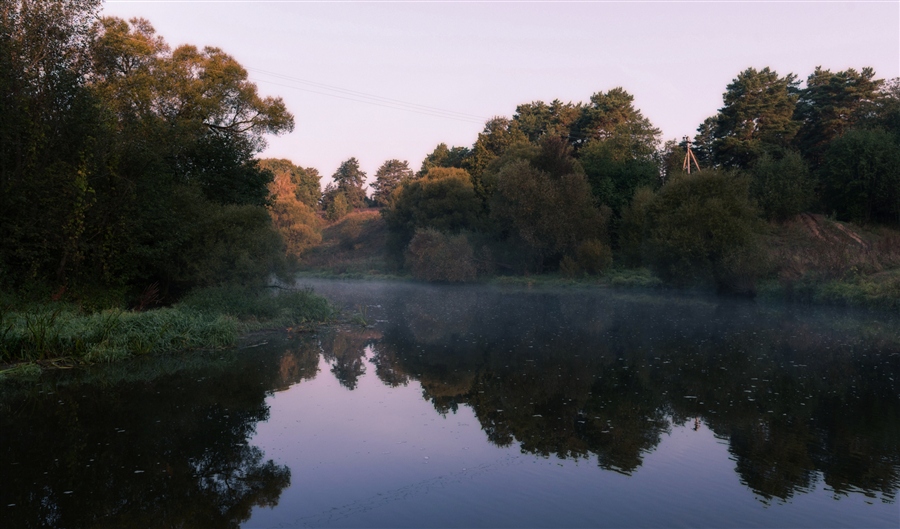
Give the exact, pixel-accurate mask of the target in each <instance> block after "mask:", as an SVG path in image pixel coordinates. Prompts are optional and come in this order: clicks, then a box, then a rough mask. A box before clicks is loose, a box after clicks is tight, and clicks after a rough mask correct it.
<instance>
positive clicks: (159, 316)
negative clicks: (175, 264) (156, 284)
mask: <svg viewBox="0 0 900 529" xmlns="http://www.w3.org/2000/svg"><path fill="white" fill-rule="evenodd" d="M335 314H336V311H335V309H334V308H333V307H332V306H331V305H330V304H329V303H328V302H327V301H326V300H325V299H324V298H322V297H320V296H316V295H315V294H313V293H312V292H311V291H308V290H301V291H284V292H280V293H278V294H273V293H271V292H268V291H265V290H262V289H259V288H235V287H228V288H212V289H200V290H196V291H194V292H192V293H191V294H190V295H189V296H187V297H186V298H185V299H184V300H183V301H182V302H181V303H179V304H178V305H176V306H174V307H168V308H162V309H155V310H151V311H146V312H137V311H125V310H121V309H111V310H104V311H101V312H84V311H83V310H81V309H80V308H77V307H75V306H73V305H69V304H65V303H52V304H46V305H30V306H23V307H22V308H20V309H18V310H13V309H5V310H3V311H0V362H17V361H40V360H53V359H58V358H67V359H71V360H75V361H80V362H98V361H112V360H119V359H124V358H128V357H130V356H134V355H141V354H155V353H175V352H181V351H186V350H190V349H199V348H206V349H208V348H221V347H228V346H231V345H233V344H234V343H235V341H236V340H237V337H238V335H239V333H241V332H244V331H247V330H255V329H261V328H267V327H268V328H271V327H276V326H278V327H284V326H295V325H303V324H309V323H314V322H322V321H326V320H330V319H332V318H334V316H335Z"/></svg>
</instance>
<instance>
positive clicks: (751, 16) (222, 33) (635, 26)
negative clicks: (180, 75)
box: [104, 0, 900, 185]
mask: <svg viewBox="0 0 900 529" xmlns="http://www.w3.org/2000/svg"><path fill="white" fill-rule="evenodd" d="M104 14H106V15H113V16H118V17H121V18H130V17H133V16H141V17H144V18H146V19H148V20H150V22H151V23H152V24H153V25H154V26H155V27H156V29H157V32H158V33H159V34H160V35H162V36H163V37H164V38H165V39H166V40H167V41H168V42H169V44H171V45H178V44H185V43H189V44H195V45H198V46H206V45H210V46H218V47H220V48H222V49H224V50H225V51H226V52H227V53H229V54H231V55H232V56H234V57H235V58H236V59H237V60H238V61H239V62H240V63H241V64H242V65H243V66H244V67H246V68H247V69H248V71H249V74H250V78H251V80H253V81H255V82H256V83H257V85H258V86H259V90H260V92H261V93H262V94H264V95H276V96H281V97H282V98H283V99H284V101H285V103H286V104H287V107H288V109H289V110H290V111H291V112H292V113H293V114H294V116H295V119H296V128H295V130H294V132H293V133H291V134H288V135H285V136H281V137H276V138H271V139H270V140H269V148H268V149H267V150H266V151H265V152H264V153H263V154H262V156H264V157H269V156H271V157H278V158H288V159H290V160H292V161H293V162H294V163H295V164H298V165H302V166H305V167H309V166H312V167H315V168H317V169H318V170H319V172H320V173H321V174H323V175H325V176H326V177H329V176H330V175H331V174H332V173H333V172H334V171H335V170H336V169H337V167H338V165H340V163H341V161H343V160H346V159H347V158H349V157H351V156H355V157H356V158H357V159H358V160H359V161H360V165H361V167H362V169H363V170H364V171H366V172H367V173H368V174H369V176H370V179H371V177H372V176H373V175H374V173H375V171H376V169H377V168H378V167H379V166H380V165H381V164H382V163H383V162H384V161H385V160H387V159H390V158H399V159H401V160H408V161H409V163H410V166H411V167H413V169H418V168H419V166H420V164H421V162H422V159H423V158H424V157H425V155H426V154H428V153H429V152H431V150H432V149H434V147H435V146H436V145H437V144H438V143H440V142H444V143H447V144H448V145H460V146H471V144H472V143H473V142H474V141H475V139H476V136H477V134H478V132H480V131H481V129H482V128H483V124H484V121H486V120H487V119H488V118H490V117H491V116H495V115H503V116H508V117H511V116H512V115H513V113H514V112H515V108H516V105H518V104H521V103H527V102H530V101H534V100H543V101H545V102H549V101H552V100H553V99H560V100H563V101H572V102H578V101H587V100H588V99H589V98H590V96H591V94H593V93H594V92H598V91H607V90H609V89H611V88H614V87H616V86H621V87H623V88H624V89H625V90H627V91H628V92H629V93H631V94H632V95H634V97H635V105H636V106H637V108H639V109H640V110H641V111H642V112H643V114H644V115H645V116H646V117H647V118H649V119H650V120H651V121H652V122H653V124H654V125H656V126H657V127H659V128H660V129H662V131H663V136H664V138H665V139H670V138H678V139H680V138H681V137H682V136H684V135H686V134H688V135H693V134H694V132H695V130H696V128H697V126H698V125H699V124H700V123H701V122H702V121H703V119H705V118H706V117H708V116H711V115H713V114H715V112H716V110H717V109H718V108H719V107H721V105H722V93H723V92H724V91H725V87H726V85H727V84H728V83H729V82H731V80H732V79H733V78H734V77H735V76H736V75H737V74H738V73H739V72H741V71H742V70H744V69H746V68H748V67H755V68H763V67H766V66H769V67H771V68H773V69H774V70H776V71H777V72H778V73H779V74H782V75H784V74H787V73H795V74H797V75H798V76H799V77H800V78H801V79H805V78H806V77H807V76H808V75H809V74H810V73H812V71H813V70H814V69H815V67H816V66H818V65H821V66H822V67H824V68H828V69H831V70H832V71H837V70H843V69H846V68H856V69H860V68H862V67H864V66H872V67H873V68H875V71H876V73H877V75H878V77H880V78H885V79H890V78H894V77H898V76H900V2H897V1H884V2H861V1H855V2H853V1H845V2H822V1H819V2H810V1H798V2H764V1H747V2H703V1H695V2H667V1H658V2H634V1H632V2H605V1H600V2H327V1H325V2H303V1H299V2H291V1H196V0H194V1H192V0H187V1H160V0H155V1H154V0H138V1H135V0H130V1H129V0H119V1H116V0H107V2H106V3H105V6H104ZM272 74H276V75H272ZM311 83H318V84H319V85H318V86H317V85H314V84H311ZM321 85H327V86H321ZM335 89H339V90H340V91H339V90H335ZM336 96H337V97H336ZM367 96H376V97H379V98H387V99H390V100H394V101H390V100H387V99H373V98H372V97H367ZM413 105H417V106H413ZM423 107H429V108H423ZM432 108H433V109H440V110H443V111H451V112H453V113H454V114H446V113H445V112H439V111H436V110H431V109H432ZM404 109H412V110H414V111H413V112H410V111H408V110H404ZM436 114H437V115H436ZM447 116H450V117H447ZM451 117H452V118H453V119H451ZM326 181H328V178H325V179H324V181H323V185H324V183H325V182H326Z"/></svg>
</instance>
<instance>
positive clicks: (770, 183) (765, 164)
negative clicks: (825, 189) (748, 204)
mask: <svg viewBox="0 0 900 529" xmlns="http://www.w3.org/2000/svg"><path fill="white" fill-rule="evenodd" d="M750 175H751V176H752V183H751V185H750V189H751V192H752V194H753V196H754V197H755V198H756V201H757V204H758V205H759V209H760V210H761V212H762V214H763V216H765V218H767V219H770V220H779V221H783V220H786V219H788V218H790V217H793V216H794V215H796V214H798V213H802V212H804V211H807V210H808V209H809V207H810V206H812V205H813V202H814V201H815V181H814V179H813V177H812V175H810V172H809V168H808V167H807V165H806V162H805V161H804V160H803V158H802V157H801V156H800V153H798V152H796V151H787V152H783V153H779V154H776V155H773V154H770V153H763V154H762V156H760V157H759V158H758V159H757V160H756V161H755V162H754V163H753V167H752V169H751V171H750Z"/></svg>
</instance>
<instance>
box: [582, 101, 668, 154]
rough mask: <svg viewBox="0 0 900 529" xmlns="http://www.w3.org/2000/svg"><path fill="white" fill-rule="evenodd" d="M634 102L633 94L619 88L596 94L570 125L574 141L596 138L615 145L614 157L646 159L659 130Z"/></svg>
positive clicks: (586, 141)
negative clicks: (635, 106)
mask: <svg viewBox="0 0 900 529" xmlns="http://www.w3.org/2000/svg"><path fill="white" fill-rule="evenodd" d="M633 103H634V96H632V95H631V94H629V93H628V92H626V91H625V90H623V89H622V88H621V87H617V88H613V89H612V90H610V91H608V92H606V93H603V92H597V93H595V94H594V95H592V96H591V102H590V104H588V105H585V106H583V107H581V114H580V115H579V117H578V119H577V120H576V122H575V123H574V124H573V127H572V134H571V135H572V140H573V143H574V144H575V145H579V146H580V145H584V144H587V143H589V142H591V141H597V140H599V141H604V142H609V144H610V145H615V149H614V150H615V156H614V157H615V158H617V159H646V158H649V157H650V156H652V155H653V153H654V152H655V151H656V146H657V144H658V143H659V136H660V130H659V129H657V128H656V127H654V126H653V124H652V123H650V120H648V119H647V118H645V117H644V116H643V114H641V111H640V110H638V109H636V108H634V104H633Z"/></svg>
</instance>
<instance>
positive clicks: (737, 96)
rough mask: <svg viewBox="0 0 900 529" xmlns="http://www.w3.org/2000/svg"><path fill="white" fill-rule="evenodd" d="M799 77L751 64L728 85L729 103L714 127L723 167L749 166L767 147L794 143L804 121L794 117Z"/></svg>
mask: <svg viewBox="0 0 900 529" xmlns="http://www.w3.org/2000/svg"><path fill="white" fill-rule="evenodd" d="M798 85H799V81H797V76H796V75H794V74H788V75H786V76H784V77H780V76H779V75H778V73H777V72H775V71H773V70H770V69H769V68H768V67H767V68H763V69H762V70H756V69H755V68H748V69H746V70H744V71H743V72H741V73H740V74H738V76H737V77H736V78H735V79H734V80H733V81H732V82H731V84H729V85H728V87H727V89H726V91H725V94H724V95H723V99H724V103H725V105H724V106H723V107H722V108H721V109H719V113H718V114H717V115H716V118H715V119H716V123H715V128H714V130H713V136H714V141H713V151H714V161H715V163H716V164H717V165H721V166H723V167H749V166H750V164H751V163H752V162H753V161H754V160H755V159H756V158H757V157H759V156H760V155H761V154H762V153H763V151H765V150H766V149H767V148H772V147H778V148H785V147H788V146H789V145H790V144H791V141H792V140H793V139H794V136H796V134H797V130H798V129H799V128H800V124H799V123H798V122H797V121H794V119H793V117H794V110H795V108H796V106H797V98H798V96H799V90H798V88H797V87H798Z"/></svg>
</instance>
